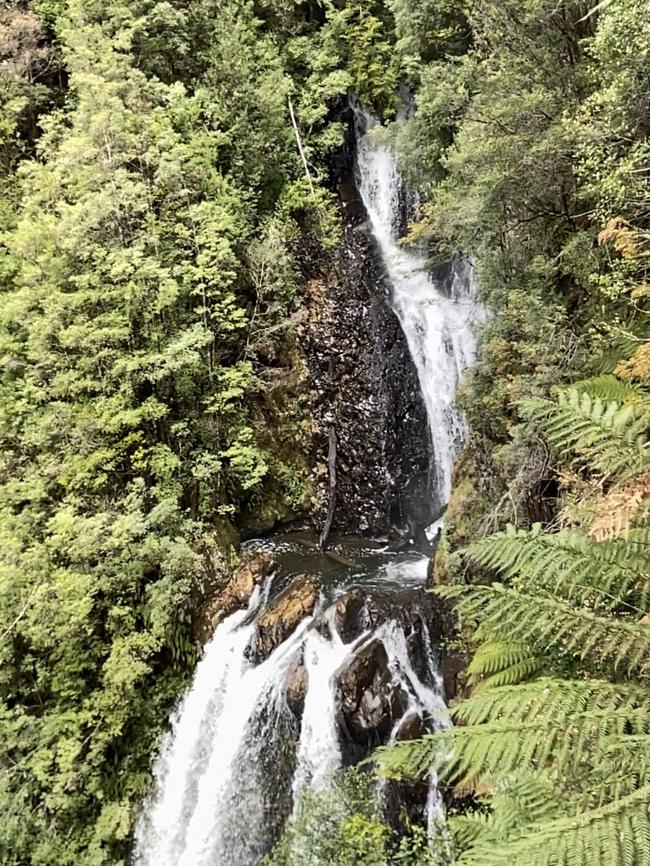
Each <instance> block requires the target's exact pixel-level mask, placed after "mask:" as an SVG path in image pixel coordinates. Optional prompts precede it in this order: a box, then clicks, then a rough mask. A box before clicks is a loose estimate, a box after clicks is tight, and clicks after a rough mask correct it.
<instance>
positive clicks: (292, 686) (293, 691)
mask: <svg viewBox="0 0 650 866" xmlns="http://www.w3.org/2000/svg"><path fill="white" fill-rule="evenodd" d="M308 685H309V674H308V673H307V669H306V668H305V660H304V657H303V654H302V653H300V655H299V656H298V657H297V658H296V659H295V661H294V662H293V664H292V665H291V667H290V668H289V672H288V674H287V679H286V681H285V685H284V697H285V700H286V702H287V706H288V707H289V709H290V710H291V712H292V713H293V715H294V716H295V717H296V718H297V719H299V718H301V717H302V712H303V710H304V708H305V696H306V695H307V687H308Z"/></svg>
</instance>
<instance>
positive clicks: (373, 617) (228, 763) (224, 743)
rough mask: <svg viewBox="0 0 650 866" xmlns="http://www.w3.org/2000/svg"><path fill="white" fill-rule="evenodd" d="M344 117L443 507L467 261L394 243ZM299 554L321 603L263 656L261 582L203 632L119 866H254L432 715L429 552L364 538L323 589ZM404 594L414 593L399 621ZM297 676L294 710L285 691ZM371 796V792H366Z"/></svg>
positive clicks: (465, 342) (439, 712)
mask: <svg viewBox="0 0 650 866" xmlns="http://www.w3.org/2000/svg"><path fill="white" fill-rule="evenodd" d="M357 121H358V155H357V175H358V187H359V191H360V194H361V197H362V200H363V203H364V204H365V207H366V210H367V213H368V217H369V220H370V224H371V227H372V233H373V235H374V238H375V240H376V243H377V245H378V247H379V249H380V251H381V256H382V259H383V262H384V266H385V269H386V273H387V276H388V278H389V281H390V283H391V285H392V297H391V302H392V305H393V309H394V310H395V312H396V314H397V316H398V318H399V320H400V323H401V326H402V328H403V330H404V333H405V335H406V338H407V342H408V346H409V349H410V352H411V354H412V356H413V361H414V363H415V365H416V368H417V371H418V375H419V380H420V384H421V390H422V394H423V398H424V402H425V405H426V409H427V414H428V421H429V428H430V433H431V439H432V444H433V452H434V455H435V469H436V488H435V490H433V491H432V495H433V496H435V498H436V503H437V505H438V506H439V507H442V506H444V505H445V504H446V502H447V500H448V497H449V493H450V489H451V473H452V466H453V461H454V458H455V456H456V453H457V450H458V448H459V446H460V444H461V443H462V439H463V436H464V425H463V420H462V417H461V416H460V415H459V414H458V412H457V411H456V410H455V408H454V404H453V400H454V393H455V390H456V386H457V384H458V381H459V379H460V376H461V374H462V372H463V370H464V369H465V367H466V366H467V365H468V364H469V363H471V361H472V359H473V355H474V348H475V344H474V336H473V324H474V321H475V319H476V306H475V302H474V298H473V290H472V285H471V279H469V278H468V275H469V274H470V273H471V271H470V269H469V268H465V269H462V268H459V269H457V270H456V271H455V272H453V274H452V278H451V280H449V281H447V283H446V285H445V284H443V282H437V281H436V280H434V279H433V278H432V277H431V276H430V274H429V271H428V269H427V263H426V260H425V258H424V256H422V255H420V254H419V253H416V252H410V251H406V250H405V249H403V248H402V247H401V246H400V244H399V226H400V223H401V219H400V212H401V210H402V207H401V189H402V186H403V184H402V180H401V177H400V173H399V171H398V168H397V164H396V161H395V158H394V156H393V154H392V152H391V150H390V149H389V148H388V147H387V146H385V145H384V144H382V143H381V142H380V141H379V140H378V139H376V138H375V136H374V134H373V127H374V126H375V123H374V121H373V120H372V118H370V117H368V116H367V115H365V114H362V113H361V112H357ZM281 547H282V545H279V546H278V547H277V550H279V549H280V548H281ZM273 552H274V553H275V552H276V551H275V550H274V551H273ZM358 553H359V550H358V549H357V548H355V549H354V553H353V554H351V555H356V554H358ZM303 556H304V553H303ZM382 557H383V559H382ZM314 560H315V562H314V563H313V567H314V568H315V569H316V570H321V584H323V585H322V586H321V592H322V595H321V598H320V601H319V603H318V604H317V605H316V607H315V609H314V610H313V611H312V612H311V613H310V614H309V615H305V616H304V617H303V618H302V621H301V622H300V623H299V624H298V625H297V626H296V627H295V628H294V629H293V632H292V633H290V634H289V636H288V637H286V636H285V639H284V640H278V641H277V643H276V645H275V647H274V648H273V650H272V652H271V653H270V655H268V657H266V658H264V659H263V660H262V661H259V660H258V659H257V658H256V652H255V648H256V634H257V630H258V626H259V617H260V614H261V613H262V612H264V613H266V614H268V612H269V610H272V606H273V604H274V599H273V594H272V593H271V589H270V588H271V583H270V582H269V583H268V584H267V586H266V588H265V590H264V591H261V590H259V589H258V590H256V592H255V593H254V594H253V597H252V598H251V601H250V604H249V606H248V609H247V610H245V611H241V612H238V613H235V614H233V615H232V616H230V617H229V618H227V619H225V620H224V621H223V622H222V623H221V624H220V625H219V626H218V627H217V629H216V631H215V633H214V636H213V638H212V640H211V641H210V643H209V644H208V645H207V646H206V649H205V653H204V656H203V658H202V660H201V662H200V663H199V665H198V667H197V671H196V674H195V678H194V682H193V685H192V687H191V688H190V690H189V691H188V693H187V694H186V696H185V697H184V699H183V700H182V701H181V703H180V704H179V706H178V708H177V711H176V713H175V715H174V717H173V719H172V724H171V729H170V731H169V733H168V734H167V736H166V738H165V740H164V742H163V744H162V748H161V752H160V756H159V758H158V761H157V764H156V767H155V780H156V788H155V791H154V792H153V794H152V797H151V799H150V801H149V802H148V803H146V804H145V808H144V809H143V813H142V816H141V819H140V821H139V823H138V826H137V830H136V845H135V852H134V866H258V864H259V863H260V862H261V861H262V859H263V857H264V855H265V854H266V853H267V852H268V850H269V848H270V846H271V845H272V844H273V842H274V840H275V839H276V838H277V836H278V833H279V832H280V830H281V828H282V825H283V823H284V822H285V821H287V820H292V818H291V816H292V813H293V814H295V812H296V809H297V804H298V803H299V800H300V795H301V793H302V792H303V791H304V790H305V789H306V788H312V789H315V788H318V787H320V786H322V785H325V784H326V783H327V780H328V778H329V777H330V775H331V774H332V773H334V772H336V771H337V770H338V769H340V768H341V767H343V766H345V765H346V764H348V763H350V761H351V760H356V759H358V758H359V756H360V755H359V751H360V750H361V751H362V752H363V751H364V750H365V754H367V753H368V752H369V751H370V750H371V749H372V747H373V746H374V745H377V744H378V743H379V742H383V743H386V742H391V741H394V740H396V739H400V738H402V737H403V736H408V733H407V732H408V730H409V729H412V728H413V725H414V726H415V729H418V730H422V729H424V730H434V729H436V728H437V727H439V726H440V725H442V724H445V721H444V711H445V704H444V700H443V697H442V691H443V690H442V682H441V678H440V676H439V674H438V672H437V659H436V654H435V652H434V646H433V643H432V636H431V635H430V633H429V630H428V628H429V627H428V625H427V624H426V622H425V620H426V616H425V615H420V606H422V607H424V594H423V592H422V587H423V585H424V581H425V577H426V568H427V562H428V560H427V559H426V558H424V557H419V556H415V555H413V554H408V553H407V554H400V555H397V554H390V553H388V554H386V549H385V548H375V549H374V550H373V551H372V557H371V560H372V566H371V567H370V568H368V569H366V570H365V571H364V573H363V574H361V575H359V573H358V572H356V573H355V580H356V583H355V586H356V587H357V588H356V589H352V590H349V589H348V587H349V584H350V579H351V574H350V573H349V572H347V573H346V574H345V579H344V580H343V581H341V580H339V582H338V583H337V584H336V585H335V586H334V587H332V586H329V587H327V586H325V584H326V580H325V572H324V571H323V570H322V562H320V560H318V557H317V556H316V555H314ZM319 563H320V565H319ZM339 577H340V576H339ZM358 587H361V589H359V588H358ZM405 587H406V589H405ZM405 591H406V592H407V593H409V594H410V598H411V599H415V610H416V614H415V615H414V616H413V618H412V619H411V620H408V617H407V618H406V619H405V610H407V609H408V607H409V603H410V602H409V603H406V604H405V603H404V600H403V593H404V592H405ZM270 593H271V599H270V600H269V594H270ZM400 593H401V594H402V595H400ZM360 598H362V599H363V604H362V607H361V609H358V604H359V599H360ZM380 599H381V601H378V600H380ZM386 599H388V604H387V606H386ZM355 605H357V607H355ZM382 605H384V608H383V613H381V614H378V613H377V610H379V609H380V608H382ZM411 606H413V605H411ZM351 609H354V610H355V611H356V613H355V614H354V616H355V617H356V626H355V628H354V629H353V630H352V633H350V628H349V622H348V623H347V625H346V618H347V617H348V614H349V610H351ZM296 671H299V672H300V674H301V677H302V680H301V681H302V684H303V685H302V689H303V692H302V699H301V701H299V703H300V706H299V707H298V708H296V706H294V705H293V704H292V702H291V700H290V699H289V689H290V682H291V680H292V676H293V675H294V674H295V672H296ZM346 689H348V692H347V693H346ZM346 714H347V715H346ZM355 731H356V733H355ZM411 735H412V734H411ZM355 736H356V740H355ZM364 738H365V739H364ZM351 756H352V757H351ZM386 791H387V788H386V786H380V789H379V794H380V795H381V796H383V795H384V793H386ZM422 810H423V811H422V813H421V817H422V818H424V819H425V820H427V822H428V826H429V831H430V833H431V834H433V833H434V832H436V820H437V818H438V817H439V815H440V813H441V803H440V797H439V794H438V791H437V788H436V785H435V779H432V780H431V783H430V786H429V794H428V798H427V800H426V803H425V804H423V806H422Z"/></svg>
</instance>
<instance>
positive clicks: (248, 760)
mask: <svg viewBox="0 0 650 866" xmlns="http://www.w3.org/2000/svg"><path fill="white" fill-rule="evenodd" d="M259 603H260V598H259V593H256V594H255V595H254V596H253V599H252V600H251V604H250V605H249V609H248V611H244V612H240V613H236V614H233V616H231V617H229V618H228V619H226V620H225V621H224V622H223V623H221V624H220V625H219V626H218V627H217V629H216V631H215V634H214V637H213V638H212V640H211V641H210V643H209V644H208V646H207V647H206V651H205V654H204V657H203V659H202V660H201V662H200V663H199V665H198V667H197V671H196V675H195V677H194V682H193V684H192V687H191V689H190V691H189V692H188V694H187V695H186V697H185V698H184V700H183V701H182V703H181V704H180V706H179V708H178V711H177V712H176V714H175V716H174V719H173V721H172V727H171V731H170V732H169V734H168V736H167V737H166V739H165V741H164V743H163V746H162V749H161V753H160V757H159V759H158V761H157V764H156V767H155V770H154V775H155V779H156V791H155V794H154V797H153V800H152V802H151V803H149V804H147V806H146V808H145V810H144V813H143V816H142V819H141V821H140V823H139V825H138V827H137V829H136V848H135V856H134V862H135V863H136V864H138V866H215V864H219V866H248V863H252V862H255V861H254V860H250V859H243V858H249V857H251V856H254V855H253V854H251V852H256V851H259V852H262V851H263V847H264V841H265V828H264V826H263V825H262V824H260V823H258V824H257V825H256V824H255V819H256V818H257V819H258V821H259V822H263V819H264V806H265V804H264V799H263V793H262V790H261V780H259V779H257V778H256V770H257V763H256V760H255V758H256V757H259V755H256V751H257V750H258V749H259V748H261V747H262V746H263V745H264V742H263V741H264V737H263V736H262V735H263V733H265V732H266V733H269V731H268V727H270V728H271V729H272V728H273V724H272V722H271V723H269V719H275V717H276V716H275V713H274V712H273V709H274V707H277V706H278V704H279V701H280V695H281V690H282V686H283V684H284V682H285V679H286V676H287V672H288V670H289V668H290V666H291V663H292V661H293V659H294V657H295V652H296V650H297V649H298V648H299V647H301V645H302V642H303V640H304V636H305V633H306V632H307V630H308V628H309V625H310V624H311V618H309V617H308V618H307V619H305V620H304V621H303V622H302V623H301V625H300V626H299V628H298V629H297V631H296V632H295V633H294V634H293V635H292V636H291V637H289V638H288V639H287V640H286V641H285V642H284V643H283V644H281V645H280V646H279V647H278V648H277V649H276V650H275V651H274V652H273V653H272V655H271V656H270V657H269V658H268V659H267V660H266V661H264V662H262V663H261V664H259V665H256V666H255V665H253V664H251V663H250V662H249V661H248V660H247V657H246V656H247V653H246V650H247V647H248V646H249V645H250V643H251V639H252V638H253V635H254V631H255V625H254V622H249V623H248V624H246V623H245V620H246V618H247V616H248V617H249V618H250V616H251V614H253V613H254V612H255V609H256V608H257V607H258V606H259ZM260 715H262V721H261V722H260V719H259V716H260ZM264 716H265V717H266V725H265V723H264ZM265 729H266V731H265ZM241 822H246V825H244V824H243V823H241ZM244 836H245V838H244Z"/></svg>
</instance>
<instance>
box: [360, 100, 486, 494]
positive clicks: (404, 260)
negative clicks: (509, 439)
mask: <svg viewBox="0 0 650 866" xmlns="http://www.w3.org/2000/svg"><path fill="white" fill-rule="evenodd" d="M357 130H358V133H357V140H358V151H357V183H358V187H359V192H360V193H361V198H362V200H363V203H364V205H365V208H366V211H367V213H368V217H369V219H370V223H371V225H372V232H373V235H374V238H375V240H376V242H377V244H378V246H379V249H380V251H381V255H382V259H383V261H384V265H385V267H386V272H387V275H388V278H389V281H390V284H391V286H392V297H391V301H392V305H393V309H394V310H395V312H396V313H397V316H398V317H399V320H400V323H401V326H402V330H403V331H404V334H405V336H406V339H407V342H408V346H409V350H410V353H411V356H412V358H413V361H414V363H415V366H416V368H417V371H418V376H419V380H420V389H421V391H422V396H423V399H424V403H425V406H426V410H427V417H428V419H429V428H430V431H431V440H432V445H433V453H434V460H435V469H436V476H437V479H436V480H437V484H436V487H437V489H436V491H434V493H435V495H436V498H437V504H438V506H439V507H442V506H444V505H446V504H447V502H448V500H449V494H450V493H451V482H452V469H453V464H454V460H455V458H456V456H457V454H458V450H459V448H460V446H461V445H462V443H463V439H464V436H465V424H464V421H463V417H462V415H461V413H460V412H459V411H458V410H457V409H456V407H455V405H454V396H455V393H456V388H457V386H458V383H459V381H460V377H461V375H462V373H463V370H465V368H466V367H467V366H469V364H471V363H472V361H473V360H474V355H475V351H476V341H475V324H476V321H477V318H478V308H477V303H476V293H475V287H474V284H473V276H472V275H473V271H472V268H471V267H470V266H469V265H467V264H459V265H457V266H456V267H455V268H452V269H451V272H450V273H449V275H448V276H449V278H448V279H444V280H436V279H434V278H433V277H432V276H431V272H430V269H429V267H428V265H427V260H426V257H425V256H424V254H423V253H421V252H419V251H417V250H416V251H413V250H410V249H407V248H405V247H403V246H401V245H400V228H401V225H402V222H403V219H402V211H403V204H404V202H403V189H404V184H403V181H402V177H401V175H400V171H399V168H398V165H397V162H396V159H395V156H394V154H393V151H392V150H391V148H390V147H389V146H388V145H387V144H385V143H382V142H381V141H380V140H379V139H378V136H377V135H376V133H377V124H376V122H375V120H374V119H373V118H372V117H371V116H370V115H368V114H367V113H365V112H363V111H361V110H358V111H357Z"/></svg>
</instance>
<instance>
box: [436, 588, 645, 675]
mask: <svg viewBox="0 0 650 866" xmlns="http://www.w3.org/2000/svg"><path fill="white" fill-rule="evenodd" d="M438 592H439V594H440V595H442V596H444V597H445V598H449V599H454V600H455V601H456V603H457V609H458V611H459V613H460V614H461V616H463V617H464V618H466V619H469V620H472V621H475V622H476V623H477V624H478V625H477V630H476V637H477V639H478V640H482V639H490V640H492V639H493V638H494V637H495V636H496V637H498V638H502V639H503V638H508V639H510V640H513V639H514V640H516V641H525V642H528V643H529V644H530V645H531V646H532V647H535V648H536V650H537V651H538V652H544V651H547V650H548V649H549V648H551V647H552V648H554V649H555V651H557V652H559V653H561V654H564V655H566V656H571V657H574V658H576V659H581V660H583V661H587V662H588V663H591V664H592V665H599V664H607V665H608V666H610V667H611V668H612V669H613V670H614V671H617V672H620V673H626V674H628V675H631V676H636V677H640V678H642V679H647V678H650V627H649V626H648V625H646V624H645V623H640V622H629V621H626V620H623V619H620V618H607V617H602V616H597V615H596V614H594V613H592V612H591V611H589V610H585V609H582V608H575V607H573V606H571V604H569V603H568V602H566V601H564V600H562V599H557V598H554V597H552V596H550V595H544V596H542V595H530V594H527V593H524V592H521V591H519V590H515V589H511V588H509V587H506V586H504V585H503V584H500V583H494V584H492V585H490V586H469V587H468V586H446V587H440V588H439V589H438Z"/></svg>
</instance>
